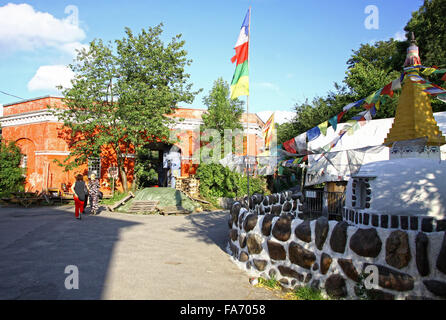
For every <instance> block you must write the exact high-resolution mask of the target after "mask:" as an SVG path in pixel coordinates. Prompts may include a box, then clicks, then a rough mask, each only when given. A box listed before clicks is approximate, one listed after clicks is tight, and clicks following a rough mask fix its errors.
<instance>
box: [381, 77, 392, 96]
mask: <svg viewBox="0 0 446 320" xmlns="http://www.w3.org/2000/svg"><path fill="white" fill-rule="evenodd" d="M392 84H393V81H392V82H390V83H389V84H387V85H386V86H384V88H383V89H382V90H381V95H388V96H390V97H392V96H393V90H392Z"/></svg>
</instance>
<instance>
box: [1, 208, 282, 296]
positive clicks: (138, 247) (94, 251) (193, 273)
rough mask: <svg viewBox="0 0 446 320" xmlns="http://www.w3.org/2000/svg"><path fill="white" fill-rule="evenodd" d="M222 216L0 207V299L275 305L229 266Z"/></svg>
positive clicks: (225, 213) (225, 231)
mask: <svg viewBox="0 0 446 320" xmlns="http://www.w3.org/2000/svg"><path fill="white" fill-rule="evenodd" d="M227 215H228V213H227V211H226V212H212V213H199V214H191V215H187V216H166V217H164V216H159V215H148V216H142V215H129V214H122V213H112V212H107V211H103V212H101V214H100V215H97V216H90V215H84V216H83V219H82V220H81V221H78V220H76V219H75V218H74V208H73V207H71V206H65V207H39V208H28V209H25V208H13V207H3V208H0V299H63V300H65V299H67V300H68V299H94V300H97V299H106V300H108V299H126V300H127V299H143V300H158V299H162V300H190V299H197V300H232V299H234V300H251V299H255V300H257V299H262V300H268V299H278V296H277V295H275V294H274V293H272V292H270V291H268V290H265V289H262V288H256V287H253V286H252V285H251V284H250V283H249V281H248V279H249V277H248V275H247V274H246V273H245V272H244V271H242V270H240V269H239V268H238V267H237V266H236V265H235V264H234V263H233V262H232V261H231V260H230V256H229V255H228V254H227V253H226V251H225V248H226V245H227V239H228V227H227V217H228V216H227ZM67 266H75V267H76V268H77V271H78V289H67V288H66V284H68V286H69V287H70V286H75V285H76V281H75V280H74V279H75V276H76V272H75V271H73V270H75V269H70V270H66V267H67ZM65 272H67V273H65Z"/></svg>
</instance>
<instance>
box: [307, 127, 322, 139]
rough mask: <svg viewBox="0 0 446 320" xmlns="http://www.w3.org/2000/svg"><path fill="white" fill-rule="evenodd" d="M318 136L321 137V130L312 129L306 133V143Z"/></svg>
mask: <svg viewBox="0 0 446 320" xmlns="http://www.w3.org/2000/svg"><path fill="white" fill-rule="evenodd" d="M320 135H321V130H320V129H319V127H314V128H311V129H310V130H308V131H307V138H308V141H312V140H314V139H316V138H317V137H319V136H320Z"/></svg>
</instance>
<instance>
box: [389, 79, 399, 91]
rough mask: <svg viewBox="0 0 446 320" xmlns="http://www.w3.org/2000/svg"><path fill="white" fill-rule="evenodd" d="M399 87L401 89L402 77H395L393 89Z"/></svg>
mask: <svg viewBox="0 0 446 320" xmlns="http://www.w3.org/2000/svg"><path fill="white" fill-rule="evenodd" d="M397 89H401V78H398V79H395V80H393V81H392V87H391V90H392V91H395V90H397Z"/></svg>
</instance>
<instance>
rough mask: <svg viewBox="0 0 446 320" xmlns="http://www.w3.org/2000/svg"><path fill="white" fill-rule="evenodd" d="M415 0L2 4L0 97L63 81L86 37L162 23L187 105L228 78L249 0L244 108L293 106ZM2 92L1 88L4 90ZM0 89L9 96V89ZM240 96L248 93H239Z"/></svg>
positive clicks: (328, 83) (398, 24)
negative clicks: (178, 49)
mask: <svg viewBox="0 0 446 320" xmlns="http://www.w3.org/2000/svg"><path fill="white" fill-rule="evenodd" d="M422 3H423V1H422V0H392V1H384V0H366V1H365V0H337V1H329V0H319V1H308V0H306V1H303V0H225V1H221V0H220V1H216V0H206V1H205V0H171V1H165V0H144V1H142V0H140V1H136V0H127V1H122V0H121V1H115V0H95V1H76V0H68V1H65V0H59V1H54V0H51V1H50V0H35V1H26V2H24V1H0V75H1V77H0V91H1V92H0V104H7V103H12V102H16V101H19V100H21V99H31V98H35V97H40V96H45V95H56V96H59V95H60V92H58V91H57V90H56V89H55V88H54V86H55V85H57V84H62V85H64V86H67V85H69V80H70V78H71V77H72V75H73V74H72V72H71V71H70V70H69V69H68V68H67V67H66V66H67V65H68V64H69V63H71V62H72V61H73V57H74V52H75V49H76V48H82V47H86V48H88V43H89V42H90V41H92V40H93V39H98V38H100V39H102V40H104V41H113V40H115V39H121V38H123V37H124V30H125V27H129V28H131V29H132V31H133V32H134V33H139V32H140V31H141V29H143V28H144V29H147V28H148V27H151V26H155V25H157V24H159V23H160V22H162V23H163V24H164V33H163V35H162V39H163V40H164V42H165V43H167V42H169V41H170V39H171V38H172V37H173V36H175V35H177V34H182V38H183V39H184V40H185V42H186V44H185V49H186V50H187V52H188V58H190V59H192V60H193V62H192V64H191V65H190V66H189V67H187V69H186V71H187V72H188V73H189V74H190V76H191V77H190V81H191V82H192V83H193V84H194V86H193V89H194V90H197V89H200V88H202V89H203V91H202V92H201V93H200V94H199V95H197V96H196V98H195V100H194V102H193V103H192V104H184V103H183V104H181V106H183V107H194V108H201V109H205V108H206V106H205V105H204V104H203V97H204V96H205V95H207V94H209V91H210V90H211V88H212V85H213V82H214V81H215V80H216V79H217V78H218V77H223V79H224V80H226V81H227V82H228V83H230V82H231V80H232V76H233V73H234V70H235V64H232V63H231V61H230V59H231V57H232V56H233V55H234V53H235V50H234V45H235V43H236V40H237V37H238V34H239V32H240V27H241V24H242V22H243V18H244V16H245V14H246V12H247V10H248V8H249V7H250V6H251V7H252V14H251V34H250V56H249V63H250V66H249V68H250V71H249V77H250V96H249V109H250V110H249V111H250V112H262V111H276V110H281V111H293V107H294V105H295V104H296V103H303V102H304V101H305V100H306V99H309V100H312V99H313V98H314V97H316V96H324V95H325V94H327V92H328V91H329V90H333V88H334V86H333V84H334V82H338V83H341V82H342V80H343V79H344V77H345V72H346V69H347V67H346V62H347V60H348V59H349V57H350V56H351V54H352V50H357V49H358V48H359V46H360V45H361V44H363V43H374V42H375V41H379V40H388V39H389V38H391V37H392V38H394V39H398V40H402V39H403V38H404V31H403V28H404V26H405V25H406V23H407V22H408V21H409V20H410V17H411V13H412V12H413V11H415V10H418V8H419V7H420V6H421V5H422ZM2 92H3V93H2ZM4 93H8V94H11V95H14V96H15V97H12V96H8V95H6V94H4ZM241 98H242V100H245V97H241Z"/></svg>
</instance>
